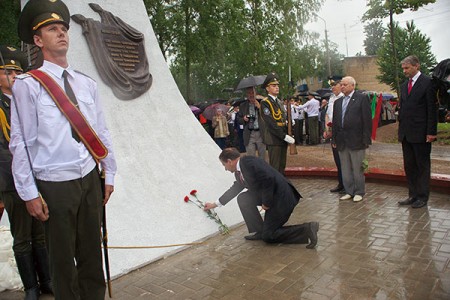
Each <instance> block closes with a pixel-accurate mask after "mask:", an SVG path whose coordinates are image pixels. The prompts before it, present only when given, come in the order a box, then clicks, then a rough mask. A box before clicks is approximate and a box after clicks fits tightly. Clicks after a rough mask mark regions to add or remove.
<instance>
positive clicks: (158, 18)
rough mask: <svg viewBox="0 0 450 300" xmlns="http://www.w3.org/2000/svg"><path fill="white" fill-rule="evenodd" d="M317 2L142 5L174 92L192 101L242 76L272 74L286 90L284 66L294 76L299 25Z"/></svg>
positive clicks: (166, 1) (193, 0)
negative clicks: (166, 63) (175, 86)
mask: <svg viewBox="0 0 450 300" xmlns="http://www.w3.org/2000/svg"><path fill="white" fill-rule="evenodd" d="M156 2H157V3H156ZM322 2H323V0H281V1H262V0H212V1H200V0H182V1H172V0H155V1H149V0H148V1H146V2H145V4H146V6H147V9H148V11H149V15H150V18H151V21H152V24H153V27H154V29H155V33H156V35H157V37H158V41H159V43H160V46H161V49H162V50H163V51H165V52H166V53H167V55H168V56H167V59H168V60H169V61H170V68H171V71H172V74H173V76H174V78H175V80H176V81H177V84H178V87H179V88H180V90H181V92H182V94H183V95H184V97H185V98H186V99H187V100H188V101H192V102H193V101H194V100H195V99H199V98H211V97H216V96H217V91H220V90H222V89H223V88H224V87H234V86H236V84H237V82H238V81H239V79H241V78H243V77H245V76H248V75H258V74H267V73H268V72H270V71H276V72H277V73H278V74H279V75H280V76H281V77H282V78H281V81H282V83H283V84H286V86H287V82H288V69H289V65H291V66H292V67H293V72H292V74H299V73H300V72H299V70H298V67H296V65H297V62H296V61H294V57H295V56H296V53H297V52H298V50H299V48H301V47H302V45H301V44H302V41H303V39H304V30H303V24H304V23H306V22H307V20H308V18H309V16H310V14H311V12H312V11H316V10H317V9H318V8H319V7H320V4H321V3H322ZM152 14H154V15H152ZM168 17H170V18H172V20H171V21H170V22H169V20H168ZM294 69H296V70H294ZM294 79H295V78H294ZM283 88H284V87H283Z"/></svg>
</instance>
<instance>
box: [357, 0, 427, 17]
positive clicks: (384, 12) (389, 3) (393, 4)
mask: <svg viewBox="0 0 450 300" xmlns="http://www.w3.org/2000/svg"><path fill="white" fill-rule="evenodd" d="M435 2H436V0H369V1H368V2H367V5H366V6H367V7H368V8H369V9H368V10H367V11H366V13H365V14H364V16H363V17H362V20H363V21H367V20H373V19H383V18H385V17H387V16H389V14H396V15H398V14H401V13H403V12H404V11H405V10H406V9H410V10H413V11H416V10H418V9H419V8H420V7H422V6H424V5H427V4H429V3H435Z"/></svg>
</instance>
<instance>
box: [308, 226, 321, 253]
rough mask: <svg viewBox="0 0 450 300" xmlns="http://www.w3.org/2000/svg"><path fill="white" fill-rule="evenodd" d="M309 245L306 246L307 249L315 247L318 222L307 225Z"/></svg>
mask: <svg viewBox="0 0 450 300" xmlns="http://www.w3.org/2000/svg"><path fill="white" fill-rule="evenodd" d="M309 231H310V232H309V240H310V242H309V244H308V245H306V248H308V249H314V248H315V247H316V245H317V232H318V231H319V222H311V223H309Z"/></svg>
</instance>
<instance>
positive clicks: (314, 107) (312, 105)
mask: <svg viewBox="0 0 450 300" xmlns="http://www.w3.org/2000/svg"><path fill="white" fill-rule="evenodd" d="M299 107H300V108H301V109H304V110H305V112H306V113H307V114H308V118H310V117H317V116H318V115H319V108H320V102H319V100H317V99H315V98H313V99H310V100H308V101H307V102H306V103H305V104H303V105H300V106H299Z"/></svg>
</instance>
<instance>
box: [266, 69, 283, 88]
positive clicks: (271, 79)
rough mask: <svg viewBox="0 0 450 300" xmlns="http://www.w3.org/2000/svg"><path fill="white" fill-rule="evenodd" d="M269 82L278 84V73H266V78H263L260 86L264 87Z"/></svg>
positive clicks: (269, 83)
mask: <svg viewBox="0 0 450 300" xmlns="http://www.w3.org/2000/svg"><path fill="white" fill-rule="evenodd" d="M271 84H280V82H279V81H278V75H277V74H276V73H274V72H272V73H269V74H267V76H266V80H264V82H263V84H262V86H261V87H262V88H263V89H265V88H266V87H267V86H269V85H271Z"/></svg>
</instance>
